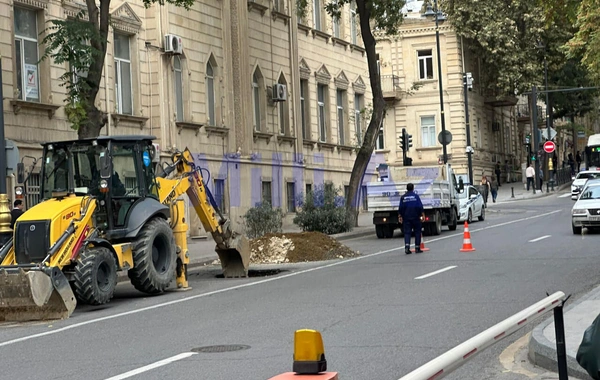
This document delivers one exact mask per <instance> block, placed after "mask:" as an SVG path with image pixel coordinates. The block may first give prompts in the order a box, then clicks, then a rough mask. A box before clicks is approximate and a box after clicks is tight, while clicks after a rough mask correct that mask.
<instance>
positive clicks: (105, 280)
mask: <svg viewBox="0 0 600 380" xmlns="http://www.w3.org/2000/svg"><path fill="white" fill-rule="evenodd" d="M74 279H75V281H74V283H73V287H74V288H75V296H76V297H77V299H78V300H79V301H80V302H82V303H86V304H89V305H102V304H105V303H107V302H109V301H110V299H111V298H112V297H113V293H114V291H115V287H116V286H117V260H116V259H115V256H114V255H113V254H112V252H111V251H110V250H108V249H107V248H104V247H94V248H89V249H86V250H84V251H83V253H81V255H79V258H78V259H77V265H76V266H75V276H74Z"/></svg>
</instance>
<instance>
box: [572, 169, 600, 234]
mask: <svg viewBox="0 0 600 380" xmlns="http://www.w3.org/2000/svg"><path fill="white" fill-rule="evenodd" d="M571 225H572V227H573V233H574V234H576V235H578V234H581V228H582V227H587V228H599V227H600V182H597V181H594V183H590V184H589V186H586V187H585V189H584V190H583V192H582V193H581V195H580V196H579V199H577V202H575V204H574V205H573V208H572V209H571Z"/></svg>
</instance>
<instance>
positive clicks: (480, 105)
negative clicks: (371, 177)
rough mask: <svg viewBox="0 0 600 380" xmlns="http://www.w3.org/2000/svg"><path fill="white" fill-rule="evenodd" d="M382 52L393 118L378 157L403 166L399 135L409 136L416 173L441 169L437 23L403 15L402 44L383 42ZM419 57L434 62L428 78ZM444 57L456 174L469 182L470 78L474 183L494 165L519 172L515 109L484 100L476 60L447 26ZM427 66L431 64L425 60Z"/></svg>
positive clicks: (450, 152) (387, 124)
mask: <svg viewBox="0 0 600 380" xmlns="http://www.w3.org/2000/svg"><path fill="white" fill-rule="evenodd" d="M378 52H379V55H380V67H381V69H380V70H381V71H380V73H381V76H382V86H383V90H384V95H386V89H387V90H388V91H387V94H388V95H387V96H386V98H387V100H388V110H387V114H386V120H385V122H384V130H383V131H382V133H383V134H384V140H385V144H384V146H383V147H382V149H380V150H379V151H380V152H382V153H383V154H385V155H386V160H387V162H388V163H390V164H396V165H402V150H401V149H400V146H399V136H400V135H401V133H402V128H406V130H407V132H408V133H409V134H411V135H412V142H413V147H412V148H410V150H409V152H408V156H409V157H411V158H412V159H413V162H412V164H413V166H419V165H437V164H438V163H439V162H441V160H442V156H443V151H442V145H441V144H440V143H439V142H438V134H439V133H440V132H441V124H442V123H441V117H442V115H441V109H440V91H439V76H438V54H437V49H436V37H435V22H434V21H433V20H428V19H425V18H422V17H420V14H417V15H411V14H408V15H406V19H405V21H404V23H403V25H402V27H401V29H400V33H399V34H398V35H397V36H394V37H392V38H390V37H387V36H384V35H379V36H378ZM419 52H421V53H422V54H424V55H429V56H430V58H429V67H428V69H427V70H426V72H423V73H421V72H420V70H423V69H422V68H421V69H420V66H419V65H420V63H419ZM429 52H430V54H429ZM440 52H441V71H442V86H443V92H442V93H443V104H444V117H445V129H446V130H448V131H450V132H451V133H452V141H451V143H450V144H448V145H447V155H448V162H449V163H451V164H452V165H453V167H454V169H455V171H456V172H457V173H458V174H467V172H468V165H467V154H466V147H467V136H466V119H465V102H464V89H463V75H462V73H463V72H464V71H465V70H466V71H467V72H471V73H472V75H473V78H474V86H473V90H472V91H469V92H468V96H469V121H470V126H471V127H470V131H471V146H472V147H473V148H474V154H473V155H472V160H473V176H474V181H475V183H479V181H480V179H481V176H482V175H487V176H489V175H493V167H494V164H495V162H497V161H500V162H502V163H504V162H505V160H509V161H511V163H512V164H513V166H515V167H517V166H518V164H519V162H520V160H519V155H518V154H519V151H518V149H520V148H521V147H520V146H519V145H520V143H519V133H518V128H517V123H516V116H515V110H514V106H513V105H507V106H503V107H498V106H494V105H493V104H492V102H491V100H490V99H489V98H488V97H486V96H485V94H483V93H482V90H481V88H480V86H479V82H478V78H479V75H478V70H479V68H478V65H477V60H476V58H475V57H471V56H470V55H469V52H468V48H467V47H466V46H465V47H464V48H463V46H462V42H461V40H460V38H459V37H457V35H456V33H454V31H453V30H452V29H451V27H450V25H449V24H447V23H446V24H444V23H440ZM423 59H425V61H424V62H427V60H426V58H425V57H423ZM463 62H465V64H466V69H465V67H464V66H463ZM426 66H427V65H426ZM427 74H429V75H427ZM415 84H417V85H418V89H416V90H415V89H413V88H412V87H413V85H415ZM497 126H499V127H497ZM378 148H380V147H378Z"/></svg>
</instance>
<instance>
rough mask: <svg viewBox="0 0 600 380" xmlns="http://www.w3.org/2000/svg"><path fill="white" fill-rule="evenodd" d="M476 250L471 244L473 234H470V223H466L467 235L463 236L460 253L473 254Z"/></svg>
mask: <svg viewBox="0 0 600 380" xmlns="http://www.w3.org/2000/svg"><path fill="white" fill-rule="evenodd" d="M474 250H475V248H473V245H472V244H471V233H470V232H469V223H467V221H465V233H464V235H463V247H462V248H461V250H460V252H473V251H474Z"/></svg>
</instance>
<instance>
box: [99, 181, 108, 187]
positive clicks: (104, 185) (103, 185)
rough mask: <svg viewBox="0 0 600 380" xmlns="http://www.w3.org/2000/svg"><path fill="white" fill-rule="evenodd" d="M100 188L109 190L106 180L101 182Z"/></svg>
mask: <svg viewBox="0 0 600 380" xmlns="http://www.w3.org/2000/svg"><path fill="white" fill-rule="evenodd" d="M100 188H101V189H107V188H108V182H106V180H105V179H103V180H102V181H100Z"/></svg>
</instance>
